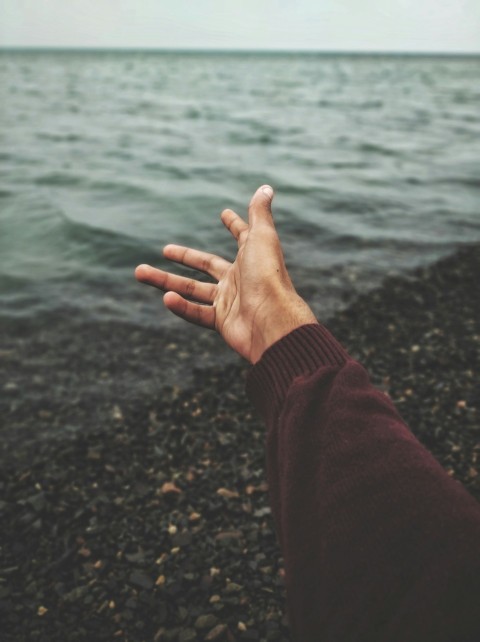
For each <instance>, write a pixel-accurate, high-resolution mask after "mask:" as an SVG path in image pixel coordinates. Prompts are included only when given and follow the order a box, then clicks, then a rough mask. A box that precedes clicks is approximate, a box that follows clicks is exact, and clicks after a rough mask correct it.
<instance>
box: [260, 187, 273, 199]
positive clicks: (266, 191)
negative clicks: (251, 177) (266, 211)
mask: <svg viewBox="0 0 480 642" xmlns="http://www.w3.org/2000/svg"><path fill="white" fill-rule="evenodd" d="M262 192H263V193H264V194H265V195H266V196H268V198H273V189H272V188H271V187H270V185H264V186H263V187H262Z"/></svg>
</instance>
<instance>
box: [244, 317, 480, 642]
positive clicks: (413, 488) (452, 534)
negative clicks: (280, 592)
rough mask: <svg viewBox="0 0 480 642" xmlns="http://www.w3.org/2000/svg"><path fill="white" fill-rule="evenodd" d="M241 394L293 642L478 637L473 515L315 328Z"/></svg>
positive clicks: (479, 521) (279, 347) (269, 354)
mask: <svg viewBox="0 0 480 642" xmlns="http://www.w3.org/2000/svg"><path fill="white" fill-rule="evenodd" d="M247 391H248V393H249V396H250V397H251V399H252V401H253V402H254V404H255V405H256V406H257V408H258V409H259V410H260V412H261V413H262V415H263V417H264V419H265V421H266V424H267V428H268V432H267V471H268V480H269V486H270V497H271V503H272V511H273V515H274V519H275V523H276V527H277V532H278V535H279V539H280V544H281V547H282V551H283V554H284V559H285V576H286V584H287V604H288V610H289V618H290V624H291V628H292V632H293V637H294V639H295V640H296V641H297V642H321V641H325V642H359V641H362V642H363V641H365V642H367V641H368V642H375V641H382V642H384V641H385V642H387V641H388V642H400V641H402V642H407V641H408V642H414V641H415V642H416V641H417V640H418V642H430V641H431V642H441V641H448V642H466V641H467V640H468V642H473V640H477V641H478V640H480V507H479V504H478V503H477V502H476V501H475V500H474V499H473V498H472V497H471V496H470V495H469V494H468V493H467V492H466V491H465V490H464V488H463V487H462V486H461V485H460V484H459V483H458V482H456V481H454V480H452V479H451V478H450V477H448V475H447V474H446V473H445V472H444V470H443V469H442V467H441V466H440V465H439V464H438V463H437V461H436V460H435V459H434V458H433V457H432V456H431V455H430V454H429V453H428V452H427V451H426V450H425V449H424V448H423V446H421V444H420V443H419V442H418V441H417V440H416V439H415V437H414V436H413V435H412V433H411V432H410V431H409V430H408V428H407V427H406V426H405V424H404V423H403V421H402V419H401V418H400V416H399V415H398V413H397V411H396V409H395V408H394V406H393V404H392V403H391V402H390V400H389V399H388V398H387V396H386V395H385V394H384V393H382V392H380V391H378V390H376V389H375V388H374V387H373V386H372V385H371V384H370V382H369V379H368V375H367V373H366V372H365V370H364V369H363V367H362V366H361V365H360V364H359V363H357V362H356V361H354V360H353V359H352V358H351V357H349V355H348V354H347V353H346V352H345V350H344V349H343V348H342V346H341V345H340V344H339V343H338V342H337V341H336V340H335V339H334V338H333V337H332V335H331V334H330V333H329V332H328V331H327V330H326V329H325V328H323V327H322V326H321V325H306V326H302V327H301V328H298V329H297V330H294V331H293V332H291V333H290V334H289V335H287V336H286V337H284V338H283V339H281V340H280V341H278V342H277V343H275V344H274V345H273V346H271V347H270V348H269V349H268V350H267V351H266V352H265V353H264V355H263V356H262V358H261V360H260V361H259V362H258V363H257V364H256V365H255V366H254V367H253V368H252V370H251V372H250V373H249V379H248V382H247Z"/></svg>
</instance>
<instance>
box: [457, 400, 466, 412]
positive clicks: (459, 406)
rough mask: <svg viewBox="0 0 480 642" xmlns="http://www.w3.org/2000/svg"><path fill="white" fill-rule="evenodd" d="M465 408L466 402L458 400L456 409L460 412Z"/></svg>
mask: <svg viewBox="0 0 480 642" xmlns="http://www.w3.org/2000/svg"><path fill="white" fill-rule="evenodd" d="M466 407H467V402H466V401H464V400H463V399H460V401H457V408H459V409H460V410H464V409H465V408H466Z"/></svg>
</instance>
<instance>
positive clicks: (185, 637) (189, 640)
mask: <svg viewBox="0 0 480 642" xmlns="http://www.w3.org/2000/svg"><path fill="white" fill-rule="evenodd" d="M196 639H197V632H196V631H195V629H183V630H182V631H180V634H179V636H178V642H193V640H196Z"/></svg>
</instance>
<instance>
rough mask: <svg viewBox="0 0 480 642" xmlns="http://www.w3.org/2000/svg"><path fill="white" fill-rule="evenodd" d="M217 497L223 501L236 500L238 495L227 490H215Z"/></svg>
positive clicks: (233, 491)
mask: <svg viewBox="0 0 480 642" xmlns="http://www.w3.org/2000/svg"><path fill="white" fill-rule="evenodd" d="M217 495H220V497H224V498H225V499H237V498H238V497H240V495H239V494H238V493H237V491H235V490H228V488H219V489H218V490H217Z"/></svg>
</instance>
